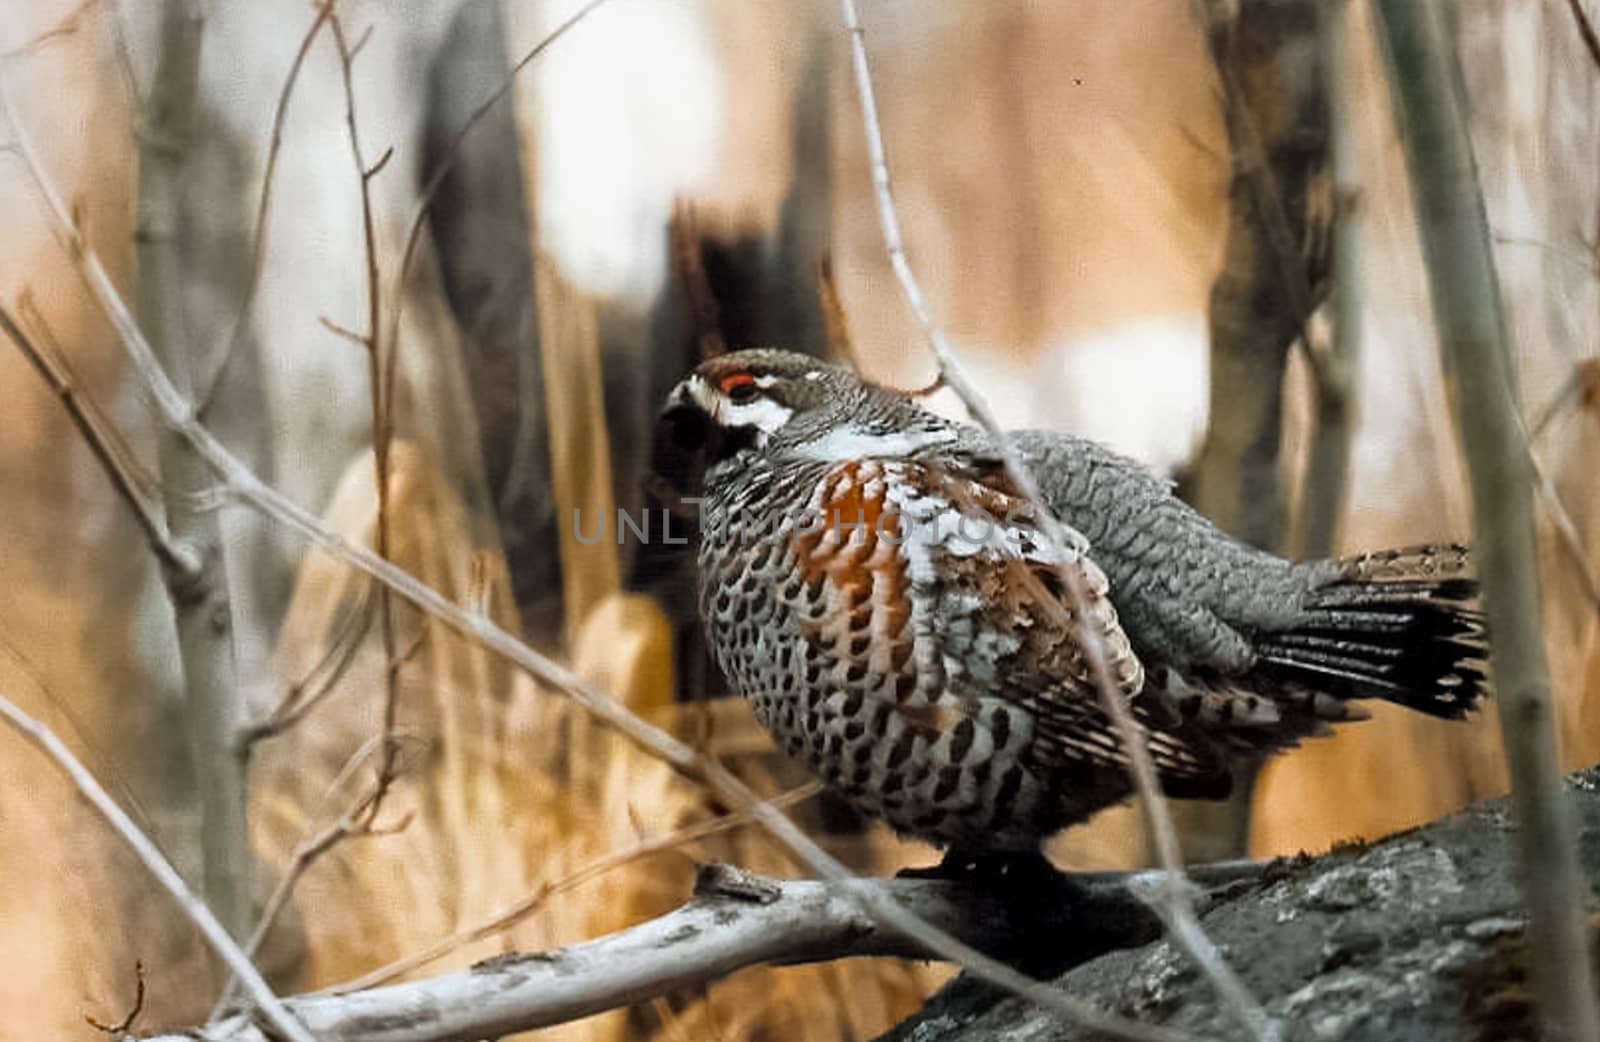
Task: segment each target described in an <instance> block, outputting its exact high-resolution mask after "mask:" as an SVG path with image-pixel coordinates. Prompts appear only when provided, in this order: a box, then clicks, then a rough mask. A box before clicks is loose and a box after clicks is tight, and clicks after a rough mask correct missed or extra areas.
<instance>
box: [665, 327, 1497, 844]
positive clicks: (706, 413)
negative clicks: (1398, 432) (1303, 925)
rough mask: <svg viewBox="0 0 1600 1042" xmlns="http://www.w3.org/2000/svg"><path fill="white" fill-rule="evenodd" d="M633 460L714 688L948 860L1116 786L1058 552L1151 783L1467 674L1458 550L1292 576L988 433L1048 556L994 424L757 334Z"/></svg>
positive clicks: (1117, 469) (1312, 568) (1080, 450)
mask: <svg viewBox="0 0 1600 1042" xmlns="http://www.w3.org/2000/svg"><path fill="white" fill-rule="evenodd" d="M658 438H659V440H658V446H657V469H658V471H660V472H662V475H663V476H664V477H665V478H667V480H668V482H669V483H670V484H672V485H674V486H676V487H677V488H678V489H679V490H680V491H682V492H685V493H689V494H692V493H694V492H699V493H700V495H701V496H702V501H701V504H700V506H701V510H700V517H701V544H700V549H699V561H700V598H699V600H700V611H701V617H702V619H703V621H704V623H705V627H706V631H707V634H708V636H709V639H710V642H711V646H712V648H713V649H714V651H715V654H716V657H717V660H718V662H719V664H720V665H721V667H722V669H723V670H724V671H725V672H726V674H727V676H728V679H729V681H730V683H731V685H732V686H733V687H734V688H735V689H737V690H739V691H741V692H743V693H744V694H745V695H746V696H747V697H748V698H749V700H750V703H751V705H752V707H753V708H754V710H755V713H756V715H757V717H758V718H759V719H760V720H761V722H762V723H763V724H764V725H765V726H766V727H767V728H769V729H770V730H771V731H772V733H773V735H774V736H775V737H776V738H777V740H778V742H779V744H780V745H781V746H782V747H783V748H784V749H786V750H787V751H788V752H789V753H790V754H791V755H794V756H797V757H800V758H802V759H804V760H805V761H806V762H807V763H808V764H809V765H810V766H811V767H812V768H813V769H814V770H815V771H816V772H817V773H818V774H819V775H820V776H821V777H822V778H823V780H824V781H826V782H827V783H828V784H829V785H830V786H831V787H833V788H834V789H836V790H837V791H839V792H840V793H841V794H843V795H844V796H845V797H846V798H847V799H848V800H850V801H851V802H852V803H853V804H854V805H855V806H857V807H858V808H859V809H861V810H863V811H865V812H867V813H869V814H873V815H876V816H879V817H882V818H883V819H884V820H886V821H887V822H888V823H889V824H890V825H891V826H893V827H894V828H896V829H898V830H900V831H901V832H905V833H910V834H914V835H918V836H921V837H923V838H925V839H928V840H930V841H933V842H935V843H938V844H940V845H947V846H952V847H956V848H959V849H963V850H967V849H974V850H1027V849H1032V848H1033V847H1035V846H1037V844H1038V842H1039V841H1040V840H1041V839H1042V838H1043V837H1045V836H1047V835H1049V834H1050V833H1052V832H1054V831H1056V830H1058V829H1060V828H1062V827H1064V826H1066V825H1069V824H1072V823H1074V822H1077V821H1081V820H1083V819H1084V818H1086V817H1088V816H1089V815H1091V814H1093V813H1094V812H1095V811H1096V810H1099V809H1100V808H1102V807H1104V806H1106V805H1108V804H1110V803H1114V802H1117V801H1119V800H1121V799H1123V798H1125V797H1126V796H1127V795H1128V792H1129V783H1128V780H1127V774H1126V766H1125V755H1124V752H1123V750H1122V748H1121V746H1120V744H1119V742H1118V739H1117V737H1116V735H1115V733H1114V731H1113V729H1112V728H1111V726H1110V724H1109V721H1108V720H1107V718H1106V715H1105V713H1104V711H1103V710H1102V708H1101V705H1100V701H1099V695H1098V693H1097V691H1096V689H1095V687H1094V684H1093V682H1092V680H1091V677H1090V673H1089V668H1088V665H1087V663H1086V662H1085V659H1084V655H1083V649H1082V648H1081V647H1080V646H1079V643H1078V639H1077V636H1076V627H1066V628H1064V627H1062V626H1061V625H1060V624H1059V620H1060V616H1059V609H1057V608H1056V607H1055V606H1053V605H1052V604H1050V603H1049V599H1050V598H1053V597H1058V596H1059V595H1060V594H1061V591H1062V589H1063V580H1062V571H1061V570H1062V569H1068V570H1070V571H1071V572H1072V573H1073V574H1074V576H1075V581H1076V582H1075V584H1076V585H1077V586H1078V587H1079V589H1080V590H1082V591H1084V593H1085V594H1086V598H1085V599H1086V602H1087V603H1086V605H1085V608H1086V614H1087V621H1088V622H1089V624H1090V626H1091V627H1092V628H1093V630H1094V631H1095V632H1096V633H1098V634H1099V635H1100V638H1101V642H1102V646H1103V647H1104V648H1105V650H1106V653H1107V658H1108V663H1109V666H1110V672H1111V674H1112V676H1113V677H1114V679H1115V683H1116V687H1117V693H1118V695H1119V697H1121V698H1123V699H1125V700H1126V701H1127V704H1128V705H1129V707H1130V708H1131V709H1132V710H1133V712H1134V714H1135V717H1136V718H1137V719H1138V720H1139V721H1140V722H1141V724H1142V725H1143V726H1144V728H1145V729H1146V733H1147V735H1148V738H1149V741H1150V748H1151V751H1152V755H1153V757H1154V759H1155V761H1156V764H1157V767H1158V770H1159V772H1160V774H1161V776H1162V780H1163V783H1164V784H1165V785H1166V787H1167V788H1168V790H1169V791H1171V792H1172V793H1173V794H1175V795H1191V796H1217V795H1222V794H1224V793H1225V792H1226V791H1227V789H1228V786H1229V773H1228V770H1229V763H1230V760H1231V759H1232V758H1233V757H1234V756H1235V755H1237V754H1239V753H1244V752H1258V751H1270V750H1274V749H1278V748H1283V747H1285V746H1288V745H1292V744H1294V743H1295V742H1296V741H1297V740H1298V739H1299V738H1301V737H1303V736H1305V735H1308V734H1313V733H1317V732H1318V731H1320V730H1324V729H1326V726H1327V722H1328V721H1337V720H1342V719H1349V718H1354V717H1356V716H1358V715H1359V713H1358V712H1357V711H1353V707H1352V706H1351V705H1350V702H1349V700H1350V699H1353V698H1362V697H1379V698H1387V699H1390V700H1392V701H1397V702H1401V703H1403V704H1407V705H1411V706H1413V707H1414V708H1419V709H1422V710H1424V711H1428V712H1432V713H1435V714H1437V715H1444V716H1453V715H1459V714H1460V713H1462V712H1465V711H1466V710H1467V709H1468V708H1470V706H1471V705H1472V703H1473V702H1474V701H1475V700H1476V698H1477V697H1478V695H1479V693H1480V692H1481V688H1482V675H1481V672H1480V670H1479V667H1478V662H1479V660H1480V658H1481V655H1482V653H1483V648H1482V639H1481V632H1482V631H1481V625H1480V624H1479V620H1478V617H1477V615H1476V613H1475V611H1474V610H1473V608H1472V607H1471V605H1470V600H1471V598H1472V597H1473V595H1474V593H1475V590H1474V587H1473V585H1472V583H1471V582H1470V580H1468V579H1465V578H1463V577H1461V573H1462V572H1463V571H1464V568H1465V555H1464V554H1463V553H1462V552H1460V551H1459V549H1458V548H1437V549H1422V550H1417V551H1402V552H1393V553H1388V554H1381V555H1369V556H1367V557H1363V558H1357V559H1352V560H1349V561H1319V562H1311V563H1306V564H1299V565H1295V564H1290V563H1289V562H1286V561H1283V560H1281V559H1279V558H1276V557H1274V556H1272V555H1270V554H1266V553H1263V552H1260V551H1257V550H1254V549H1251V548H1249V547H1247V546H1244V545H1242V544H1240V543H1238V542H1236V541H1234V540H1232V539H1229V538H1228V537H1227V536H1225V535H1224V534H1222V533H1221V532H1219V531H1218V530H1217V529H1216V528H1215V527H1213V526H1212V525H1211V524H1210V523H1209V522H1207V521H1206V520H1205V519H1204V518H1202V517H1200V516H1199V515H1198V514H1196V513H1195V512H1194V511H1192V510H1190V509H1189V508H1188V507H1187V506H1185V505H1184V504H1183V503H1182V502H1181V501H1180V500H1178V499H1177V498H1176V497H1174V496H1173V495H1172V493H1171V490H1170V488H1169V486H1168V485H1167V483H1166V482H1164V481H1161V480H1160V479H1158V478H1156V477H1155V476H1153V475H1151V474H1150V473H1149V472H1148V471H1146V470H1144V469H1143V468H1142V467H1140V466H1138V465H1137V464H1135V463H1133V462H1131V461H1129V460H1127V459H1125V458H1123V457H1120V456H1117V455H1116V454H1114V453H1112V452H1110V451H1109V450H1107V449H1105V448H1103V447H1101V446H1098V445H1096V444H1094V443H1092V442H1088V441H1084V440H1082V439H1075V438H1069V437H1066V436H1063V435H1059V434H1051V433H1044V432H1025V433H1019V434H1016V435H1013V436H1011V438H1012V443H1013V445H1014V446H1015V448H1016V449H1017V450H1018V452H1019V454H1020V455H1021V456H1022V458H1023V459H1024V460H1025V461H1026V462H1027V463H1028V465H1029V466H1030V469H1031V470H1032V471H1033V473H1034V475H1035V477H1036V480H1037V481H1038V483H1039V486H1040V490H1041V494H1042V496H1043V498H1044V500H1045V502H1046V504H1047V505H1048V507H1049V508H1050V509H1051V511H1052V512H1053V513H1054V514H1055V515H1056V516H1057V517H1058V518H1059V519H1060V520H1061V521H1063V522H1064V523H1065V524H1066V525H1068V526H1070V530H1069V531H1068V538H1067V539H1066V540H1065V543H1066V545H1064V546H1056V545H1053V544H1052V543H1051V541H1050V540H1049V539H1047V538H1046V537H1045V536H1044V535H1043V534H1042V533H1041V531H1040V530H1039V528H1038V527H1037V524H1036V519H1035V517H1034V512H1033V508H1032V507H1031V505H1030V504H1028V503H1027V502H1026V501H1025V500H1024V499H1022V498H1021V497H1019V496H1018V495H1017V493H1016V491H1015V489H1014V488H1013V487H1012V485H1011V482H1010V480H1009V479H1008V477H1007V474H1006V472H1005V470H1004V467H1003V465H1002V463H1001V458H1000V453H999V452H997V451H996V446H995V444H994V442H993V440H992V438H991V437H990V436H989V435H987V434H986V433H984V432H983V431H981V430H978V429H976V428H973V427H970V426H966V425H962V424H957V423H954V422H951V421H948V420H945V419H943V418H941V417H938V416H936V415H934V414H932V413H930V412H928V411H926V410H925V409H922V408H921V407H920V406H919V405H918V404H917V403H916V402H914V401H913V400H912V399H910V398H907V397H906V396H904V395H901V394H898V393H896V392H892V391H888V390H885V389H882V388H878V387H874V386H872V385H870V384H867V383H865V382H863V381H861V380H859V379H858V378H857V377H855V376H854V375H853V374H852V373H850V372H848V371H847V370H844V369H841V368H839V367H835V366H828V365H824V364H822V363H819V362H817V361H816V360H814V359H810V358H806V357H804V356H800V355H793V354H789V353H786V352H777V351H744V352H736V353H733V354H729V355H724V356H722V357H720V358H717V359H713V360H712V361H710V362H707V363H705V364H704V365H702V366H701V367H700V368H699V369H697V370H696V372H695V373H694V374H692V375H691V376H690V377H689V378H687V379H686V380H685V382H684V383H683V384H681V385H680V386H679V388H678V390H677V391H675V392H674V394H673V396H672V398H671V400H670V401H669V405H668V409H667V411H666V412H665V413H664V414H663V427H662V433H661V434H660V435H659V436H658ZM1063 603H1066V604H1069V605H1070V604H1071V601H1070V600H1065V601H1064V602H1063Z"/></svg>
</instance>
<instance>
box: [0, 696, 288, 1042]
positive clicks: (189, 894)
mask: <svg viewBox="0 0 1600 1042" xmlns="http://www.w3.org/2000/svg"><path fill="white" fill-rule="evenodd" d="M0 717H4V718H5V721H6V723H8V724H10V725H11V727H13V728H15V729H16V731H17V733H18V734H20V735H21V736H22V737H23V738H25V739H26V740H27V741H28V742H30V743H31V744H32V745H34V746H35V747H37V748H38V749H39V750H40V751H41V752H43V753H44V754H45V755H46V756H48V757H50V759H51V760H52V761H54V763H55V765H56V767H57V768H59V769H60V770H61V772H62V773H63V774H65V775H66V776H67V777H68V778H69V779H70V780H71V781H72V784H73V785H74V786H76V787H77V789H78V791H79V792H80V793H82V794H83V797H84V798H85V799H86V800H88V801H89V805H90V806H92V807H93V808H94V809H95V811H96V813H98V814H99V815H100V816H101V817H102V818H104V819H105V820H106V822H107V823H108V824H109V825H110V826H111V828H112V830H113V831H115V832H116V834H117V836H118V838H120V839H121V840H122V841H123V842H124V843H125V844H127V846H128V848H129V849H130V850H132V851H133V853H134V856H136V857H137V858H138V859H139V860H140V861H141V862H142V863H143V864H144V866H145V868H147V869H148V870H149V871H150V874H151V875H152V876H154V877H155V879H156V882H158V883H160V884H161V888H162V889H163V890H165V891H166V892H167V893H168V894H170V895H171V896H172V899H173V900H174V901H175V902H177V905H178V909H179V911H181V912H182V913H183V914H184V917H185V918H187V919H188V920H189V921H190V922H192V923H193V924H194V925H195V927H196V928H197V929H198V930H199V931H200V935H201V936H202V937H204V938H205V940H206V943H207V944H208V945H210V946H211V950H212V951H214V952H216V953H217V956H218V957H219V958H221V959H222V961H223V963H224V964H225V965H226V966H227V967H228V968H229V969H230V970H231V971H233V973H234V974H235V975H237V976H238V978H239V980H240V981H242V982H243V985H244V989H245V992H246V994H248V995H249V996H250V998H251V999H252V1000H253V1001H254V1002H255V1004H256V1005H257V1006H258V1007H259V1008H260V1010H261V1012H262V1013H263V1014H264V1015H265V1016H266V1018H267V1019H268V1020H269V1021H271V1023H272V1026H273V1027H274V1028H275V1029H276V1030H277V1031H278V1032H279V1033H281V1034H282V1035H283V1036H284V1037H285V1038H287V1039H289V1040H291V1042H316V1039H315V1038H314V1037H313V1036H312V1035H311V1033H310V1032H308V1031H307V1030H306V1028H305V1026H304V1025H303V1024H301V1023H300V1021H298V1020H296V1019H295V1017H294V1015H293V1014H291V1013H290V1012H289V1011H288V1010H287V1009H285V1008H284V1004H283V1000H281V999H279V998H278V996H277V995H275V994H273V991H272V988H271V987H270V986H269V985H268V984H267V982H266V981H265V980H264V979H262V977H261V973H260V971H259V970H257V969H256V968H255V966H254V965H252V964H251V962H250V959H249V957H248V956H246V955H245V953H244V952H243V951H242V950H240V948H239V946H238V944H236V943H234V940H233V938H231V937H229V936H228V931H227V930H226V929H224V928H223V926H222V924H221V923H220V922H218V921H217V917H216V916H214V915H212V914H211V910H210V909H209V908H207V907H206V904H205V902H204V901H202V900H200V898H198V897H196V896H195V894H194V892H193V891H192V890H190V889H189V887H188V885H187V884H185V883H184V881H183V877H182V876H180V875H178V870H177V869H175V868H173V867H172V864H171V862H169V861H168V860H167V859H166V858H165V857H164V856H163V855H162V853H161V851H159V850H157V849H156V845H155V844H154V843H152V842H151V841H150V837H148V836H146V835H145V834H144V833H143V832H141V831H139V826H137V825H135V824H134V823H133V819H132V818H130V817H128V815H127V813H126V812H124V811H123V809H122V808H121V807H119V806H117V803H116V801H115V800H113V799H112V798H111V797H110V796H109V795H108V794H107V793H106V790H105V789H103V788H102V787H101V786H100V783H99V782H98V781H96V780H95V777H94V775H93V774H91V773H89V769H88V768H87V767H85V766H84V765H83V764H82V763H81V762H80V761H79V760H78V758H77V757H76V756H73V755H72V750H70V749H68V748H67V747H66V745H65V744H63V743H62V741H61V739H59V738H57V737H56V735H55V732H53V731H51V730H50V728H48V727H46V726H45V725H44V724H43V723H41V722H40V721H38V720H35V719H34V718H33V717H31V716H29V715H28V714H27V713H24V712H23V711H22V710H21V709H19V708H17V706H16V704H15V703H13V702H12V701H11V700H10V699H9V698H6V697H5V696H4V695H0Z"/></svg>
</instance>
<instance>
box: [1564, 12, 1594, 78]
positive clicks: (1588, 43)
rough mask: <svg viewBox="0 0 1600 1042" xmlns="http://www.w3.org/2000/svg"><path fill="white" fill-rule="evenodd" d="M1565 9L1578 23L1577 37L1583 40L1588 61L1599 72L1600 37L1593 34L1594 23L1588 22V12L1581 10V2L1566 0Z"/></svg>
mask: <svg viewBox="0 0 1600 1042" xmlns="http://www.w3.org/2000/svg"><path fill="white" fill-rule="evenodd" d="M1567 7H1568V8H1569V9H1570V10H1571V11H1572V17H1573V18H1574V19H1575V20H1576V21H1577V23H1578V35H1579V36H1581V37H1582V38H1583V47H1584V50H1586V51H1588V52H1589V59H1590V60H1591V61H1593V62H1594V67H1595V69H1596V70H1600V35H1596V33H1595V30H1594V22H1593V21H1592V20H1590V18H1589V12H1588V11H1585V10H1584V9H1583V0H1567Z"/></svg>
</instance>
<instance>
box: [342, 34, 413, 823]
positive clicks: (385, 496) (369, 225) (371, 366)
mask: <svg viewBox="0 0 1600 1042" xmlns="http://www.w3.org/2000/svg"><path fill="white" fill-rule="evenodd" d="M330 10H331V5H330ZM328 24H329V28H330V29H331V30H332V32H333V41H334V43H335V45H337V47H338V51H339V73H340V77H341V79H342V80H343V83H344V121H345V130H346V132H347V134H348V136H349V140H350V158H351V160H352V161H353V162H354V164H355V171H356V179H357V181H358V183H359V185H360V192H361V248H362V257H363V260H364V262H365V272H366V289H367V330H366V332H365V333H363V334H361V335H360V337H359V340H360V342H361V344H362V346H363V347H364V348H365V349H366V352H367V379H368V382H369V384H370V392H371V395H370V396H371V410H372V465H373V474H374V480H375V481H376V483H377V495H378V517H377V523H376V532H375V534H374V538H373V549H374V550H376V551H377V554H378V556H379V557H382V558H383V559H385V560H388V558H389V552H390V521H391V519H392V510H391V507H390V499H389V497H390V495H391V492H392V490H391V488H390V484H391V479H392V478H393V473H392V469H391V467H390V455H389V450H390V448H391V446H392V445H393V442H394V394H393V389H394V370H395V368H396V365H397V362H398V359H397V357H396V352H395V350H394V344H395V342H394V341H389V342H388V345H387V350H385V343H384V341H383V340H381V339H380V338H379V334H380V332H381V331H380V329H379V322H380V319H381V315H382V297H381V294H382V292H383V280H382V276H381V275H380V273H379V271H378V239H377V226H376V222H375V220H374V218H373V214H372V179H373V178H374V177H376V176H377V175H378V173H379V172H380V171H382V170H383V168H384V166H386V165H387V164H388V161H389V157H390V156H392V155H393V154H394V150H393V149H388V150H386V151H385V152H384V154H383V155H382V156H381V157H380V158H379V159H378V161H377V162H376V163H373V164H371V165H370V166H369V165H368V164H367V161H366V157H365V154H364V153H363V151H362V148H361V133H360V129H359V124H358V121H357V120H356V91H355V59H356V54H357V52H359V51H360V49H361V47H362V45H363V44H364V43H366V41H367V39H368V38H369V37H370V36H371V30H370V28H369V29H368V31H367V32H366V33H364V34H362V36H361V37H360V38H359V39H358V40H356V42H355V43H354V44H353V45H352V44H350V43H349V42H348V41H347V40H346V39H345V34H344V25H343V23H341V22H340V20H339V16H338V15H337V14H333V15H331V17H330V18H329V21H328ZM374 607H375V610H376V612H377V616H378V633H379V637H380V640H381V642H382V645H383V663H384V668H383V723H382V725H381V726H382V731H381V732H380V733H381V734H382V736H383V751H382V755H381V756H380V757H379V759H378V784H377V789H376V791H375V792H374V793H373V798H372V800H371V802H370V803H368V804H367V805H366V806H365V807H364V808H363V812H364V814H365V815H366V817H365V822H366V824H367V825H371V824H372V822H373V821H375V820H376V819H377V815H378V812H379V810H381V809H382V807H383V799H384V797H385V796H387V795H388V793H389V785H390V783H391V782H392V781H393V780H394V774H395V758H396V756H397V754H398V748H397V747H396V745H395V742H394V739H393V734H394V726H395V719H396V715H397V714H398V712H399V707H400V669H401V667H402V666H403V665H404V659H403V658H402V657H401V655H400V648H399V642H398V638H397V637H396V636H395V619H394V598H393V597H392V596H391V595H390V593H389V590H388V588H387V587H382V586H380V587H379V588H378V599H377V604H376V605H375V606H374Z"/></svg>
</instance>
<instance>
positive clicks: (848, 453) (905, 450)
mask: <svg viewBox="0 0 1600 1042" xmlns="http://www.w3.org/2000/svg"><path fill="white" fill-rule="evenodd" d="M955 437H956V432H955V431H952V430H924V431H872V430H865V429H863V428H861V427H855V426H846V427H839V428H837V429H835V430H831V431H829V432H828V433H827V434H824V435H823V436H822V437H820V438H818V439H817V440H816V441H812V442H807V443H806V444H805V445H802V446H801V447H800V449H799V452H800V455H802V456H806V457H808V458H810V459H817V460H828V461H830V462H842V461H844V460H853V459H868V458H873V457H884V456H907V455H910V454H911V453H913V452H916V451H917V450H918V449H925V448H927V447H928V446H930V445H942V444H944V443H945V442H948V441H954V440H955Z"/></svg>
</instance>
